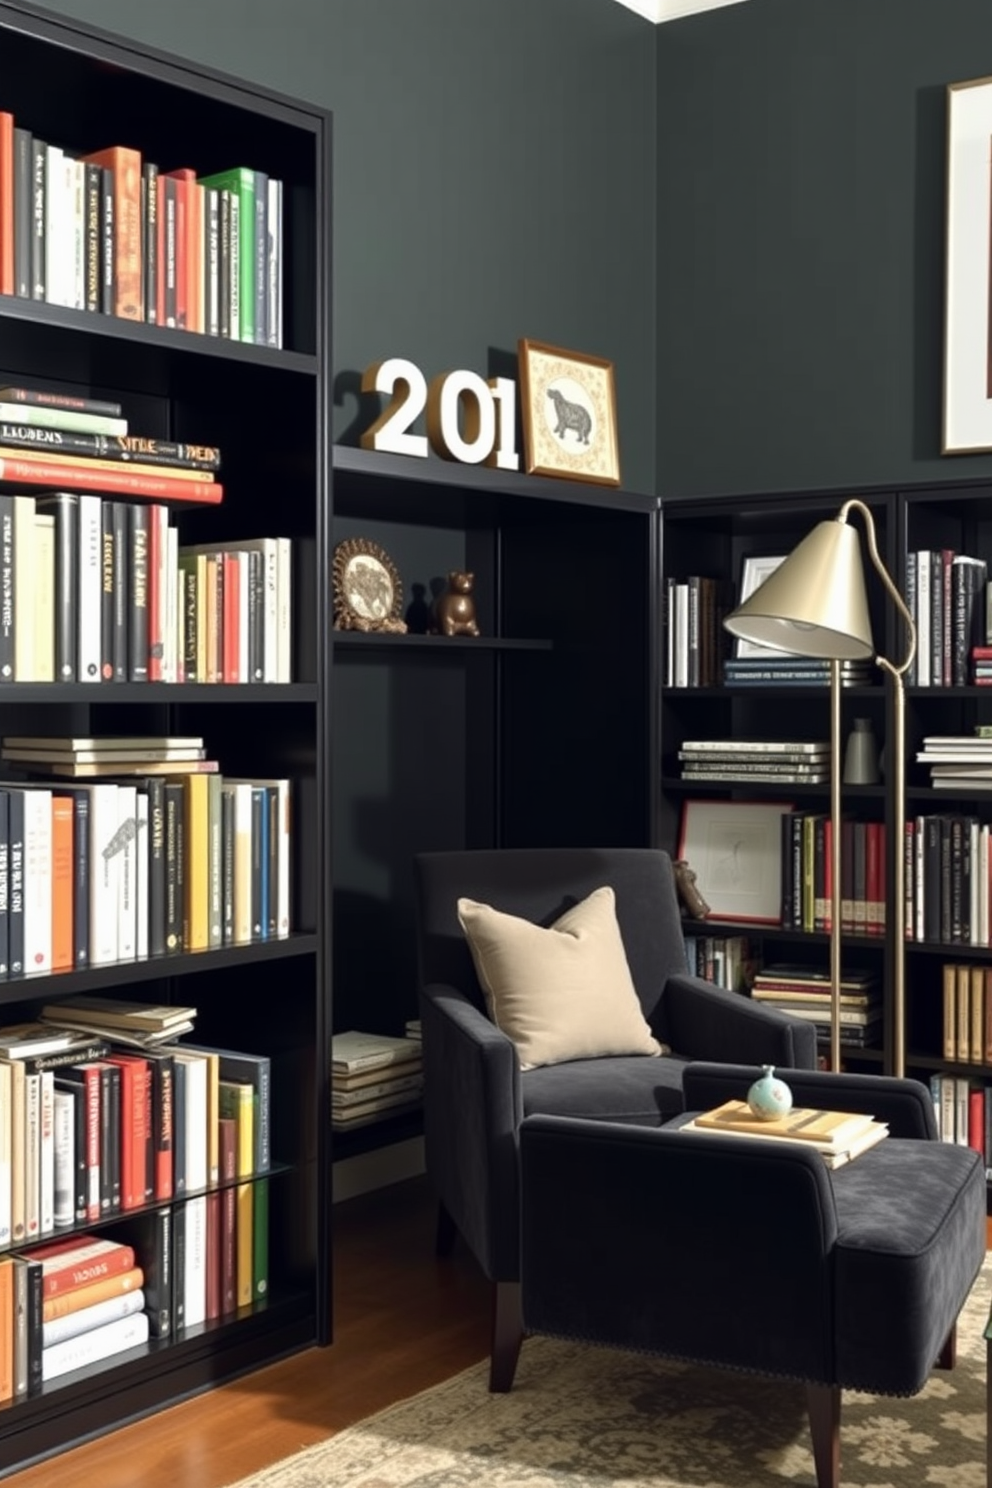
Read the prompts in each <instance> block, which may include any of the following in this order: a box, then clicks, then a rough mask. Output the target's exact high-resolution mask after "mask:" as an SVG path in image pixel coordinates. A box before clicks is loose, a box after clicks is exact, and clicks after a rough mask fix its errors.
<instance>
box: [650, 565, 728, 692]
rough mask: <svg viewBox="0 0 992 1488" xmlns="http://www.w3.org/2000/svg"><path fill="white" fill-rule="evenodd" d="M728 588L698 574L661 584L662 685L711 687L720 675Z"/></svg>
mask: <svg viewBox="0 0 992 1488" xmlns="http://www.w3.org/2000/svg"><path fill="white" fill-rule="evenodd" d="M732 603H733V600H732V594H731V590H730V586H729V585H728V584H726V583H724V582H723V581H722V580H719V579H713V578H709V577H707V576H704V575H701V574H692V575H690V576H689V577H688V578H686V579H682V580H679V579H676V578H674V577H670V578H668V579H667V580H666V583H665V639H666V649H665V686H666V687H715V686H716V685H717V684H718V683H719V682H720V681H721V679H722V676H723V661H724V659H725V657H726V656H727V655H728V654H729V649H730V647H729V637H728V635H727V632H726V631H725V630H724V628H723V617H724V616H725V615H727V614H729V613H730V609H731V607H732Z"/></svg>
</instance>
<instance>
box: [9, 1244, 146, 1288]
mask: <svg viewBox="0 0 992 1488" xmlns="http://www.w3.org/2000/svg"><path fill="white" fill-rule="evenodd" d="M80 1249H81V1250H83V1251H85V1250H86V1249H87V1247H86V1245H85V1243H81V1244H80ZM31 1255H32V1259H34V1258H35V1255H34V1252H33V1251H32V1252H31ZM133 1267H134V1251H133V1249H132V1248H131V1246H130V1245H115V1246H113V1247H111V1248H108V1249H107V1250H106V1251H104V1252H103V1254H102V1255H85V1254H83V1255H81V1256H80V1258H79V1260H78V1261H77V1262H76V1263H75V1264H70V1265H57V1266H55V1267H53V1268H52V1269H48V1267H46V1266H44V1265H43V1268H42V1275H43V1281H42V1293H43V1295H44V1296H45V1297H60V1296H63V1295H64V1294H65V1293H66V1292H74V1291H76V1290H77V1288H79V1287H82V1286H89V1285H90V1283H91V1282H93V1281H101V1280H102V1279H103V1278H104V1277H105V1276H121V1275H123V1273H124V1272H125V1271H130V1270H132V1269H133Z"/></svg>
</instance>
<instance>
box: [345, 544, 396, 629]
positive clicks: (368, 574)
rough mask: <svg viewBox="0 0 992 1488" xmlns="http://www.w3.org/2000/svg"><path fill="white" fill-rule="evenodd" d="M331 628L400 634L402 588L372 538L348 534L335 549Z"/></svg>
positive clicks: (390, 565)
mask: <svg viewBox="0 0 992 1488" xmlns="http://www.w3.org/2000/svg"><path fill="white" fill-rule="evenodd" d="M333 584H334V629H335V630H360V631H365V632H370V631H386V632H391V633H393V634H397V635H400V634H403V633H405V631H406V624H405V623H404V621H403V619H402V613H403V588H402V585H401V584H400V576H399V573H398V571H397V568H396V565H395V563H394V562H393V560H392V559H391V558H390V556H389V554H388V553H387V552H386V551H385V549H384V548H381V547H380V546H379V544H378V543H376V542H373V541H372V540H371V538H366V537H349V538H346V539H345V540H344V541H343V542H339V543H338V544H337V545H336V547H335V549H334V562H333Z"/></svg>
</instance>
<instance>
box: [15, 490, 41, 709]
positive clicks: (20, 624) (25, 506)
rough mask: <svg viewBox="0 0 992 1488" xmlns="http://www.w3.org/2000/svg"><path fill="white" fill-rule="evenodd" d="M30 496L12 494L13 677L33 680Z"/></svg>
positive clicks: (32, 514)
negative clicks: (13, 495)
mask: <svg viewBox="0 0 992 1488" xmlns="http://www.w3.org/2000/svg"><path fill="white" fill-rule="evenodd" d="M34 519H35V500H34V497H33V496H15V497H14V680H15V682H34V681H35V675H34V625H33V623H32V622H33V620H34V570H35V553H36V549H37V529H36V527H35V521H34Z"/></svg>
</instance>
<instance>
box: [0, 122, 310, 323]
mask: <svg viewBox="0 0 992 1488" xmlns="http://www.w3.org/2000/svg"><path fill="white" fill-rule="evenodd" d="M0 294H8V295H16V296H19V297H20V298H23V299H34V300H44V301H47V302H48V303H49V304H58V305H67V306H69V307H71V308H75V309H79V310H90V311H94V312H98V313H104V314H110V315H119V316H122V317H123V318H125V319H127V320H144V321H147V322H148V323H150V324H158V325H164V326H173V327H176V328H179V329H186V330H191V331H199V332H201V333H205V334H207V335H213V336H223V337H227V338H230V339H233V340H240V341H250V342H254V343H256V344H261V345H269V346H282V344H283V187H282V182H281V181H280V180H278V179H277V178H276V177H270V176H269V175H267V174H266V173H265V172H262V171H256V170H251V169H249V168H247V167H238V168H235V169H234V170H230V171H225V172H221V173H220V174H218V175H216V176H209V177H204V178H202V179H197V176H196V173H195V172H194V171H193V170H191V169H187V168H183V169H180V170H175V171H162V170H160V168H159V166H158V165H157V164H155V163H153V162H151V161H146V160H143V159H142V156H141V153H140V152H139V151H138V150H136V149H133V148H131V147H129V146H124V145H117V146H111V147H109V148H108V149H105V150H99V151H95V152H92V153H89V154H85V155H82V156H75V155H73V154H71V153H70V152H68V151H66V150H63V149H62V148H60V147H58V146H55V145H50V144H46V143H45V141H43V140H41V139H39V138H37V137H36V136H34V135H32V133H31V132H30V131H29V130H27V129H24V128H22V127H20V126H18V125H17V124H16V122H15V120H14V117H13V115H12V114H11V113H9V112H7V111H4V112H0Z"/></svg>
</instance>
